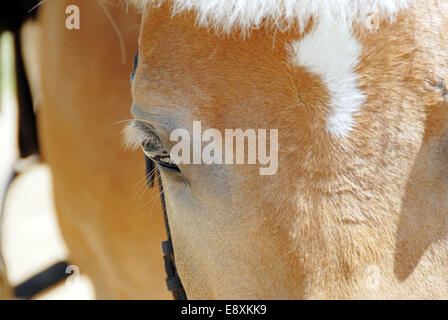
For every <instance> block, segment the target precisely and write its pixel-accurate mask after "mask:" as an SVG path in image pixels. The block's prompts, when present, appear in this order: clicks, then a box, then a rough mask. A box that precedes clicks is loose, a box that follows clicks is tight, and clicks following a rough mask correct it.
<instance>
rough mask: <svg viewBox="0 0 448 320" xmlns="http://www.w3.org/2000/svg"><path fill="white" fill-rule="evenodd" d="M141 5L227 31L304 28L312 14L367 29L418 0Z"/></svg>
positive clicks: (194, 0) (172, 0)
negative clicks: (170, 9)
mask: <svg viewBox="0 0 448 320" xmlns="http://www.w3.org/2000/svg"><path fill="white" fill-rule="evenodd" d="M130 1H131V2H133V3H134V4H135V5H137V6H138V7H139V8H141V9H143V8H144V7H145V6H147V5H152V6H155V7H157V6H160V5H162V4H165V3H168V4H171V5H172V7H173V14H174V15H175V14H179V13H183V12H188V11H194V12H195V13H196V17H197V22H198V24H199V25H201V26H206V27H213V28H215V29H216V30H218V31H222V32H224V33H231V32H232V31H234V30H241V31H242V32H243V33H246V32H248V31H250V29H252V28H257V27H260V26H262V25H271V26H272V25H273V26H275V27H277V28H279V29H281V30H287V29H289V28H292V27H295V28H297V27H298V28H299V30H300V31H303V30H304V29H305V28H306V26H307V25H308V23H309V21H310V18H311V17H312V18H313V19H314V20H319V21H320V22H322V21H333V20H339V21H344V22H345V23H347V24H348V25H349V26H350V27H351V26H352V25H353V24H354V23H360V24H361V25H364V26H365V27H366V28H367V29H373V28H374V27H375V26H378V24H379V22H380V21H382V20H389V21H391V22H392V21H393V19H394V17H395V16H396V14H397V13H398V12H399V11H400V10H402V9H405V8H407V7H408V6H409V5H410V4H411V3H412V2H413V1H415V0H130Z"/></svg>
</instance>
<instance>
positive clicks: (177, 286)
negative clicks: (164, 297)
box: [145, 156, 187, 300]
mask: <svg viewBox="0 0 448 320" xmlns="http://www.w3.org/2000/svg"><path fill="white" fill-rule="evenodd" d="M145 162H146V183H147V185H148V187H153V186H154V180H155V172H154V171H155V170H154V169H155V164H154V161H152V160H151V159H150V158H148V157H147V156H145ZM157 180H158V185H159V192H160V201H161V202H162V210H163V220H164V221H165V228H166V235H167V240H166V241H162V254H163V262H164V264H165V272H166V275H167V277H166V280H165V282H166V286H167V288H168V290H169V291H171V293H172V295H173V298H174V299H175V300H187V294H186V293H185V290H184V287H183V286H182V281H181V280H180V277H179V274H178V273H177V268H176V263H175V260H174V249H173V243H172V241H171V231H170V225H169V223H168V214H167V210H166V203H165V193H164V192H163V184H162V178H161V177H160V173H159V174H158V177H157Z"/></svg>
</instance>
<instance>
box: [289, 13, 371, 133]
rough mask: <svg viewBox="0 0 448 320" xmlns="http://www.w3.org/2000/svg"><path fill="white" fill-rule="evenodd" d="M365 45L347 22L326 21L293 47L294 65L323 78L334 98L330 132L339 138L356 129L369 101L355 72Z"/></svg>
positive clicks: (329, 117) (332, 99)
mask: <svg viewBox="0 0 448 320" xmlns="http://www.w3.org/2000/svg"><path fill="white" fill-rule="evenodd" d="M361 50H362V45H361V43H360V42H359V41H358V40H357V39H356V38H355V37H354V36H353V35H352V31H351V26H349V25H348V24H347V22H346V21H344V20H339V19H329V20H327V19H325V20H323V21H322V20H321V21H320V22H318V23H317V25H316V26H314V29H313V30H312V31H311V32H310V33H309V34H307V35H306V36H305V37H304V38H303V39H301V40H299V41H295V42H294V43H293V44H292V62H293V63H294V64H295V65H298V66H302V67H305V68H306V69H307V70H308V71H310V72H312V73H314V74H317V75H319V76H320V78H321V80H322V81H323V83H324V84H325V86H326V87H327V89H328V92H329V94H330V104H331V106H332V110H331V111H330V114H329V115H328V119H327V130H328V131H329V132H330V133H332V134H334V135H336V136H339V137H344V136H347V135H348V134H349V132H350V130H351V129H352V127H353V116H354V115H355V114H356V112H357V111H358V110H359V109H360V107H361V106H362V105H363V104H364V103H365V101H366V97H365V96H364V94H363V93H362V92H361V90H360V89H359V88H358V87H357V80H358V77H357V75H356V73H355V69H356V67H357V65H358V64H359V56H360V54H361Z"/></svg>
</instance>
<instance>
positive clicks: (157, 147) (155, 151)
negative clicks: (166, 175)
mask: <svg viewBox="0 0 448 320" xmlns="http://www.w3.org/2000/svg"><path fill="white" fill-rule="evenodd" d="M142 149H143V152H144V153H145V155H146V156H147V157H148V158H150V159H151V160H152V161H154V162H155V163H156V164H157V165H159V166H160V167H162V168H164V169H168V170H171V171H176V172H179V173H180V170H179V167H178V166H177V165H176V164H175V163H173V162H172V161H171V158H170V155H169V152H168V151H167V150H165V149H164V148H163V145H162V142H161V141H160V139H159V138H158V137H157V136H155V135H148V137H147V138H146V139H145V140H144V141H143V142H142Z"/></svg>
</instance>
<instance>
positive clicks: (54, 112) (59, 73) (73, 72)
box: [22, 0, 169, 299]
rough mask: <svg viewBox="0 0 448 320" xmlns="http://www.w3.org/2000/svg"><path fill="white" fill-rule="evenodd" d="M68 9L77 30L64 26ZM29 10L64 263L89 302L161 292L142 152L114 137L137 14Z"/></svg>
mask: <svg viewBox="0 0 448 320" xmlns="http://www.w3.org/2000/svg"><path fill="white" fill-rule="evenodd" d="M70 6H71V7H70ZM73 6H76V7H77V8H78V9H79V15H80V17H79V18H80V25H79V29H76V28H68V27H67V23H66V22H67V19H70V14H71V13H72V12H71V11H69V10H67V8H69V7H70V8H73ZM29 9H31V8H29ZM38 10H39V11H38V14H37V17H36V20H35V21H33V22H28V23H27V24H26V25H25V26H24V27H23V28H22V39H23V46H24V58H25V64H26V67H27V71H28V76H29V79H30V83H31V87H32V88H31V89H32V92H33V98H34V101H35V104H36V105H37V110H38V111H37V124H38V126H37V128H38V136H39V142H40V146H41V157H42V161H43V162H44V163H46V164H47V165H48V166H49V167H50V169H51V174H52V181H53V189H54V201H55V207H56V213H57V218H58V223H59V226H60V229H61V233H62V236H63V238H64V240H65V242H66V245H67V247H68V250H69V254H70V256H69V262H70V263H71V264H73V265H76V266H77V267H78V268H79V271H80V272H81V273H83V274H86V275H87V276H88V277H89V278H90V279H91V281H92V283H93V285H94V288H95V294H96V297H97V298H98V299H166V298H169V293H168V291H167V290H166V285H165V283H164V268H163V261H162V258H161V255H160V241H161V240H162V239H163V238H164V237H165V231H164V226H163V219H162V214H161V204H160V202H159V201H158V197H159V194H158V189H157V187H154V188H152V189H149V190H146V187H145V186H146V185H145V182H144V164H143V162H142V161H143V157H142V156H141V155H140V154H137V153H135V154H129V153H128V152H127V151H125V149H124V147H123V141H122V136H121V130H122V126H123V121H125V120H126V119H129V118H130V112H129V106H130V105H131V101H132V99H131V95H130V90H129V87H130V86H129V73H130V72H131V71H132V56H133V55H134V53H135V51H136V50H137V37H138V31H139V27H140V16H139V14H138V12H137V10H136V9H135V8H134V7H132V6H129V7H128V8H127V9H126V7H125V6H123V5H122V4H121V3H120V2H119V1H108V2H105V1H91V0H70V1H69V0H58V1H52V0H50V1H46V2H44V3H42V4H41V5H40V6H39V7H38Z"/></svg>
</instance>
